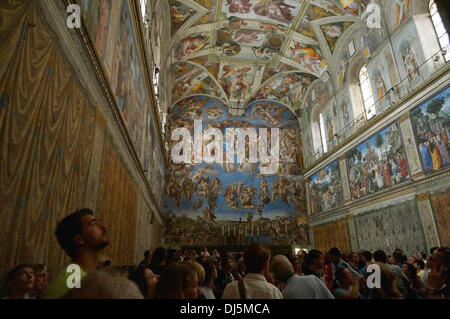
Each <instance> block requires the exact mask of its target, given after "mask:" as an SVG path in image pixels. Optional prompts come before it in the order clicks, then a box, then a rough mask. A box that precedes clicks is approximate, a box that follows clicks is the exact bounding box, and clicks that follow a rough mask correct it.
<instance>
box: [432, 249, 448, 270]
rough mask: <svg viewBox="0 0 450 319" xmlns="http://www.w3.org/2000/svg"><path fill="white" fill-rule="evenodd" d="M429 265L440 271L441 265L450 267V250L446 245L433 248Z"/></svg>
mask: <svg viewBox="0 0 450 319" xmlns="http://www.w3.org/2000/svg"><path fill="white" fill-rule="evenodd" d="M428 267H429V268H430V269H432V270H435V271H439V270H440V269H441V267H447V269H449V267H450V250H449V248H446V247H438V248H436V249H434V250H433V253H432V254H431V256H430V258H429V265H428Z"/></svg>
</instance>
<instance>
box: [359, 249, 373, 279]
mask: <svg viewBox="0 0 450 319" xmlns="http://www.w3.org/2000/svg"><path fill="white" fill-rule="evenodd" d="M361 259H362V261H363V263H364V266H363V267H361V270H360V273H361V275H365V274H366V270H367V266H368V265H369V264H370V263H371V262H372V253H371V252H370V251H367V250H366V251H363V252H362V254H361Z"/></svg>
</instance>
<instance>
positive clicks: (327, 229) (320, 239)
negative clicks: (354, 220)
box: [313, 220, 351, 253]
mask: <svg viewBox="0 0 450 319" xmlns="http://www.w3.org/2000/svg"><path fill="white" fill-rule="evenodd" d="M313 232H314V248H315V249H318V250H320V251H323V252H325V251H328V250H330V248H332V247H337V248H339V250H341V252H346V253H349V252H350V251H351V245H350V236H349V233H348V227H347V221H346V220H341V221H337V222H333V223H330V224H326V225H321V226H317V227H314V228H313Z"/></svg>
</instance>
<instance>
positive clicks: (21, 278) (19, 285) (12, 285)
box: [6, 264, 34, 297]
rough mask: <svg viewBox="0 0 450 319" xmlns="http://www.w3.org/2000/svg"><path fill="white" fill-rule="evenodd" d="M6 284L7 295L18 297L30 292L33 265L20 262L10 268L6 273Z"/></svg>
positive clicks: (32, 279) (32, 282)
mask: <svg viewBox="0 0 450 319" xmlns="http://www.w3.org/2000/svg"><path fill="white" fill-rule="evenodd" d="M6 285H7V287H8V291H9V293H8V295H9V297H20V296H24V295H25V294H30V293H31V292H32V291H33V287H34V271H33V266H32V265H29V264H21V265H18V266H16V267H14V268H13V269H11V271H10V272H9V273H8V274H7V275H6Z"/></svg>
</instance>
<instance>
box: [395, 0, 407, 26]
mask: <svg viewBox="0 0 450 319" xmlns="http://www.w3.org/2000/svg"><path fill="white" fill-rule="evenodd" d="M394 2H395V5H396V7H397V17H396V18H395V25H394V29H396V28H397V27H398V26H399V25H400V24H402V22H403V21H405V20H406V18H407V17H408V12H409V0H394Z"/></svg>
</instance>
